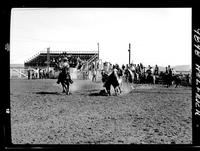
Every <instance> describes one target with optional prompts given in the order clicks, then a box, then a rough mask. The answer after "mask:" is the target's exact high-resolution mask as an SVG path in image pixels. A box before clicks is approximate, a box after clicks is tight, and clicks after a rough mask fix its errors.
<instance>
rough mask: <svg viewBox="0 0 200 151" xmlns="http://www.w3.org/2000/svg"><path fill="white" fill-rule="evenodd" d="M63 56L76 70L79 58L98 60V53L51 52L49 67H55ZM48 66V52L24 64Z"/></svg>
mask: <svg viewBox="0 0 200 151" xmlns="http://www.w3.org/2000/svg"><path fill="white" fill-rule="evenodd" d="M62 56H67V57H68V59H69V64H70V67H72V68H74V67H76V65H77V58H80V60H82V61H85V62H87V61H90V60H93V61H95V60H98V52H97V51H51V52H50V51H49V66H50V67H55V66H56V63H57V62H58V59H59V58H60V57H62ZM47 65H48V51H40V52H39V53H38V54H36V55H34V56H33V57H31V58H30V59H28V60H27V61H25V63H24V67H25V68H26V67H32V68H35V67H46V66H47Z"/></svg>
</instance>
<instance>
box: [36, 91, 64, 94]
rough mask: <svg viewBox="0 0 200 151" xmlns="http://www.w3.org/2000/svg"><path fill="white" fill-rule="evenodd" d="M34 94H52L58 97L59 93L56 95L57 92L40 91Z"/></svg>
mask: <svg viewBox="0 0 200 151" xmlns="http://www.w3.org/2000/svg"><path fill="white" fill-rule="evenodd" d="M36 94H54V95H60V94H61V93H58V92H45V91H41V92H36Z"/></svg>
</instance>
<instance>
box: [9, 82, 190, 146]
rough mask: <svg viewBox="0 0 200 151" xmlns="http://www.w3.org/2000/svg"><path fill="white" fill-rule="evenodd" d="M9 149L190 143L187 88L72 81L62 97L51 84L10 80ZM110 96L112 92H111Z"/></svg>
mask: <svg viewBox="0 0 200 151" xmlns="http://www.w3.org/2000/svg"><path fill="white" fill-rule="evenodd" d="M10 89H11V92H10V93H11V94H10V97H11V133H12V143H14V144H191V143H192V111H191V110H192V100H191V99H192V96H191V95H192V94H191V92H192V91H191V88H189V87H179V88H174V87H171V88H165V87H164V86H161V85H134V89H131V88H130V85H126V84H124V86H123V94H122V95H120V96H114V95H113V96H100V95H98V93H99V91H100V90H101V89H102V83H100V82H97V83H92V82H91V81H88V80H82V81H81V80H74V83H73V85H72V86H71V88H70V91H71V94H70V95H68V96H67V95H65V94H64V93H61V92H62V88H61V85H58V84H56V80H55V79H38V80H26V79H25V80H19V79H18V80H17V79H11V80H10ZM112 91H113V90H112Z"/></svg>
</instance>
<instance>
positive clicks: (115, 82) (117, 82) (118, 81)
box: [102, 70, 122, 95]
mask: <svg viewBox="0 0 200 151" xmlns="http://www.w3.org/2000/svg"><path fill="white" fill-rule="evenodd" d="M117 75H118V76H119V77H117V76H116V75H115V73H114V71H113V72H112V73H111V74H109V75H107V74H106V73H104V77H102V81H103V80H104V85H103V87H105V88H106V91H107V93H108V95H111V93H110V88H111V85H112V86H113V88H114V90H115V94H116V95H118V94H120V93H121V92H122V91H121V88H120V86H121V85H122V78H121V77H122V70H118V71H117Z"/></svg>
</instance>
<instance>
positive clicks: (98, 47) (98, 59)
mask: <svg viewBox="0 0 200 151" xmlns="http://www.w3.org/2000/svg"><path fill="white" fill-rule="evenodd" d="M97 46H98V60H99V43H97Z"/></svg>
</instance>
